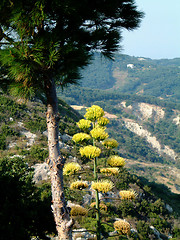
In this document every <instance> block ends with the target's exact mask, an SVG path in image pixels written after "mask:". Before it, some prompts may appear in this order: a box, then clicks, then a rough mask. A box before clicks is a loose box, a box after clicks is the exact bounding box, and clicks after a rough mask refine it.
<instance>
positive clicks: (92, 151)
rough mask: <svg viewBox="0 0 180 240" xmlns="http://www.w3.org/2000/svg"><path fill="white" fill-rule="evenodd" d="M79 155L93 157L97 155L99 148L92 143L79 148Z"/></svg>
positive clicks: (99, 152) (99, 151)
mask: <svg viewBox="0 0 180 240" xmlns="http://www.w3.org/2000/svg"><path fill="white" fill-rule="evenodd" d="M79 151H80V154H81V157H84V156H85V157H87V158H89V159H94V158H96V157H99V155H100V154H101V149H100V148H98V147H95V146H92V145H89V146H86V147H82V148H80V150H79Z"/></svg>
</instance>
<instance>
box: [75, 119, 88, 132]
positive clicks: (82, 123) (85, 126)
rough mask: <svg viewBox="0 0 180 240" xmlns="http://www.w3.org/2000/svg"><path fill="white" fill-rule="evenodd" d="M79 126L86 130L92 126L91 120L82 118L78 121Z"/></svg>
mask: <svg viewBox="0 0 180 240" xmlns="http://www.w3.org/2000/svg"><path fill="white" fill-rule="evenodd" d="M77 125H78V127H79V128H80V129H81V130H83V131H85V130H87V129H89V128H90V127H91V121H90V120H87V119H81V120H80V121H79V122H78V123H77Z"/></svg>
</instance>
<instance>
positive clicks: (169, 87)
mask: <svg viewBox="0 0 180 240" xmlns="http://www.w3.org/2000/svg"><path fill="white" fill-rule="evenodd" d="M81 74H82V77H83V78H82V80H81V86H82V87H89V86H91V88H92V89H112V90H115V89H116V90H117V92H118V93H126V94H138V95H141V96H154V97H158V98H163V99H169V100H171V101H174V102H179V101H180V58H176V59H162V60H152V59H149V58H142V57H139V58H137V57H131V56H128V55H121V54H118V53H117V54H115V55H114V58H113V61H112V60H109V59H106V58H104V57H102V56H100V54H98V53H96V54H95V55H94V60H92V64H91V65H89V66H88V67H87V68H85V69H84V70H83V71H82V72H81Z"/></svg>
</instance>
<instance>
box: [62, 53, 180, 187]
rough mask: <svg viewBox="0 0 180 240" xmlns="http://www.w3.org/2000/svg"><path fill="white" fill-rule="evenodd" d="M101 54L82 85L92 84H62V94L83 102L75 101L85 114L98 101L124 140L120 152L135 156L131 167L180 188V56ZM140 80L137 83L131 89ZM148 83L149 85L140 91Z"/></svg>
mask: <svg viewBox="0 0 180 240" xmlns="http://www.w3.org/2000/svg"><path fill="white" fill-rule="evenodd" d="M95 56H96V58H95V62H94V64H92V65H90V67H89V68H88V69H87V70H85V71H84V72H83V74H84V75H83V76H84V78H86V79H84V80H82V85H83V86H86V87H82V86H78V87H77V86H71V87H70V88H68V89H65V90H64V91H63V92H62V91H61V89H59V91H58V96H59V97H60V98H62V99H64V100H65V101H66V102H68V103H69V104H71V105H78V106H81V107H76V106H74V107H75V108H76V109H79V111H80V113H82V114H84V113H85V108H86V107H89V106H91V105H92V104H97V105H99V106H101V107H103V108H104V109H105V110H106V111H107V112H108V113H109V114H112V120H111V125H110V130H109V134H110V135H111V136H112V137H114V138H115V139H117V140H118V142H119V143H120V145H119V152H120V154H121V155H122V156H123V157H126V158H129V159H131V160H132V162H131V164H129V165H130V168H131V171H133V172H135V173H136V174H139V175H142V174H143V175H145V176H146V177H147V178H149V179H151V180H154V181H156V182H160V183H164V184H166V185H167V186H168V187H170V188H171V190H172V191H174V192H179V191H180V185H179V181H180V179H179V177H178V176H179V166H180V158H179V154H180V152H179V149H180V125H179V116H180V103H179V97H178V96H179V95H178V94H179V92H180V85H179V84H180V80H179V69H180V68H179V65H180V61H179V60H180V59H172V60H165V59H164V60H151V59H145V58H135V57H130V56H126V55H115V61H114V62H112V61H109V60H107V59H104V58H102V59H99V57H98V56H97V55H95ZM128 64H130V65H129V66H128V67H127V65H128ZM115 66H116V67H117V66H118V70H117V69H116V67H115ZM115 69H116V70H115ZM114 71H116V74H115V73H114V75H113V74H112V73H113V72H114ZM118 71H120V72H118ZM122 71H123V73H122ZM167 72H169V75H167V74H166V73H167ZM117 73H118V74H117ZM145 75H146V76H145ZM114 76H116V77H114ZM117 76H118V77H117ZM130 76H131V80H132V81H130ZM122 78H123V80H122ZM86 80H87V81H86ZM145 82H146V84H144V83H145ZM135 83H137V86H136V88H134V87H133V88H132V89H133V91H131V90H130V88H131V87H132V86H135ZM156 83H157V85H156ZM166 85H168V87H167V86H166ZM147 86H148V88H147ZM142 87H143V89H144V90H143V91H140V88H142ZM145 87H146V88H145ZM125 88H126V90H127V91H126V90H125ZM137 89H138V91H137ZM148 89H149V90H148ZM167 89H171V90H172V89H173V90H172V91H173V94H172V95H171V96H170V95H168V96H167V94H165V91H166V90H167ZM141 90H142V89H141ZM147 90H148V91H149V93H148V91H147ZM168 91H170V90H168ZM158 92H159V93H160V92H161V94H156V93H158ZM133 162H134V163H135V164H133ZM152 163H153V164H152Z"/></svg>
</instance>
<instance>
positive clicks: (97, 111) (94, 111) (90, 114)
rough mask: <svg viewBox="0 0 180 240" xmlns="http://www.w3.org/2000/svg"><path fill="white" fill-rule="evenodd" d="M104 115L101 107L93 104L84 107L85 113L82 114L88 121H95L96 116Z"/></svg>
mask: <svg viewBox="0 0 180 240" xmlns="http://www.w3.org/2000/svg"><path fill="white" fill-rule="evenodd" d="M103 115H104V111H103V109H102V108H101V107H99V106H97V105H93V106H91V107H90V108H87V109H86V114H85V115H84V117H85V118H86V119H87V120H90V121H93V122H94V121H96V120H97V119H98V118H100V117H102V116H103Z"/></svg>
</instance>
